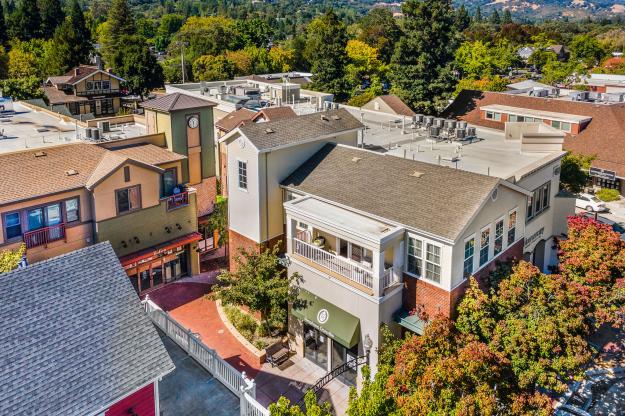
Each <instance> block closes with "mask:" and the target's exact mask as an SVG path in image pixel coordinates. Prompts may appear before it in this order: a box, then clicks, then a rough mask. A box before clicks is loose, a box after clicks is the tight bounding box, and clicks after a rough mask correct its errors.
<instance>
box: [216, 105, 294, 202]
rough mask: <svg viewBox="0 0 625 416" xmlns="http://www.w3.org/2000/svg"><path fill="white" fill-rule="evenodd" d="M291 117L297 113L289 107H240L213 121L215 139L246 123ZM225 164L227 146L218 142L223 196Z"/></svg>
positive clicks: (226, 194)
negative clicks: (215, 131) (215, 132)
mask: <svg viewBox="0 0 625 416" xmlns="http://www.w3.org/2000/svg"><path fill="white" fill-rule="evenodd" d="M293 117H297V114H296V113H295V111H293V109H292V108H291V107H267V108H263V109H262V110H260V111H252V110H249V109H247V108H240V109H238V110H236V111H233V112H231V113H229V114H227V115H226V116H225V117H224V118H222V119H221V120H219V121H217V122H216V123H215V128H216V130H217V139H218V140H219V139H221V138H222V137H223V136H225V135H226V134H228V133H230V132H231V131H232V130H234V129H236V128H237V127H240V126H242V125H244V124H246V123H264V122H267V121H276V120H282V119H285V118H293ZM227 164H228V155H227V147H226V145H225V144H224V143H221V144H219V179H220V181H221V192H222V195H224V196H228V168H227Z"/></svg>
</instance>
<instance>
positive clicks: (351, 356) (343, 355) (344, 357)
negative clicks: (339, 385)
mask: <svg viewBox="0 0 625 416" xmlns="http://www.w3.org/2000/svg"><path fill="white" fill-rule="evenodd" d="M357 357H358V345H354V346H353V347H352V348H347V347H345V346H343V345H341V344H339V343H338V342H336V341H334V340H332V369H335V368H337V367H339V366H341V365H343V364H345V363H346V362H349V361H351V360H355V359H356V358H357ZM357 374H358V370H357V368H356V367H354V368H351V369H349V370H346V371H345V372H344V373H342V374H341V375H339V376H338V379H339V380H341V381H342V382H343V383H345V384H347V385H348V386H355V385H356V377H357Z"/></svg>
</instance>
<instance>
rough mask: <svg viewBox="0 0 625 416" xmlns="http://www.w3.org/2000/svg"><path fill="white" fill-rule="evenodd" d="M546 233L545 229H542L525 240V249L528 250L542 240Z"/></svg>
mask: <svg viewBox="0 0 625 416" xmlns="http://www.w3.org/2000/svg"><path fill="white" fill-rule="evenodd" d="M544 233H545V227H543V228H541V229H540V230H538V231H536V232H535V233H534V234H532V235H530V236H529V237H527V238H526V239H525V244H523V249H524V250H527V249H528V248H529V247H530V246H531V245H532V244H534V243H535V242H536V241H538V240H540V239H541V238H542V236H543V234H544Z"/></svg>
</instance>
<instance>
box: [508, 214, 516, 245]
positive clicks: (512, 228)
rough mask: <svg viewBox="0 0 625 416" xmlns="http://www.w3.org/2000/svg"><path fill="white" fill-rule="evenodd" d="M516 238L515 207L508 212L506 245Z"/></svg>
mask: <svg viewBox="0 0 625 416" xmlns="http://www.w3.org/2000/svg"><path fill="white" fill-rule="evenodd" d="M515 240H516V209H515V210H514V211H510V213H509V214H508V245H510V244H512V243H514V241H515Z"/></svg>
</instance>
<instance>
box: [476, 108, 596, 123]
mask: <svg viewBox="0 0 625 416" xmlns="http://www.w3.org/2000/svg"><path fill="white" fill-rule="evenodd" d="M480 109H481V110H487V111H496V112H498V113H506V114H517V115H520V116H528V117H536V118H546V119H549V120H556V121H566V122H569V123H582V122H584V121H588V120H591V119H592V117H588V116H579V115H577V114H566V113H556V112H554V111H541V110H532V109H529V108H521V107H511V106H508V105H499V104H490V105H484V106H481V107H480Z"/></svg>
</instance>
